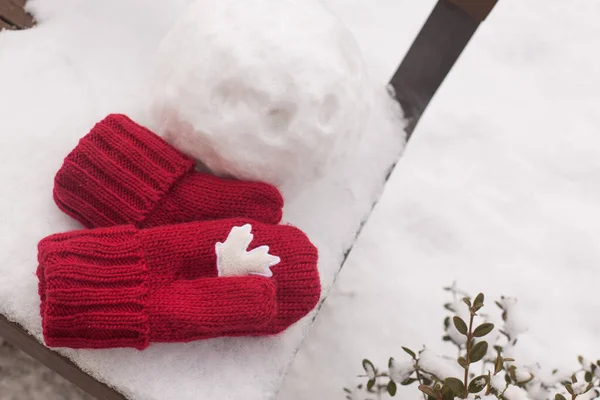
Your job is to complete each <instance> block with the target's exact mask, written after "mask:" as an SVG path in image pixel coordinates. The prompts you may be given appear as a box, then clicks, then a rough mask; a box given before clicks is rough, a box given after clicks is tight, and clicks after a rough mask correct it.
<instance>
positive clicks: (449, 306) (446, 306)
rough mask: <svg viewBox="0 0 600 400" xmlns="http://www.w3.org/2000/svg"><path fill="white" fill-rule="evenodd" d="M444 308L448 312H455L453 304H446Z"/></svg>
mask: <svg viewBox="0 0 600 400" xmlns="http://www.w3.org/2000/svg"><path fill="white" fill-rule="evenodd" d="M444 308H445V309H446V310H448V311H452V312H454V307H452V303H446V304H444Z"/></svg>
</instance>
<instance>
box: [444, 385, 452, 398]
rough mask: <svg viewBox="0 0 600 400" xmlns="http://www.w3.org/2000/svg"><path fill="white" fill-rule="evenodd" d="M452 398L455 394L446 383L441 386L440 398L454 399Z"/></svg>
mask: <svg viewBox="0 0 600 400" xmlns="http://www.w3.org/2000/svg"><path fill="white" fill-rule="evenodd" d="M454 398H455V396H454V393H452V389H450V388H449V387H448V386H446V385H444V386H442V400H454Z"/></svg>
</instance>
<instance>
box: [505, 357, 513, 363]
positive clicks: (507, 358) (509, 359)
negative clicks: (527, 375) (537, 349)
mask: <svg viewBox="0 0 600 400" xmlns="http://www.w3.org/2000/svg"><path fill="white" fill-rule="evenodd" d="M504 361H506V362H514V361H515V359H514V358H510V357H506V358H505V359H504Z"/></svg>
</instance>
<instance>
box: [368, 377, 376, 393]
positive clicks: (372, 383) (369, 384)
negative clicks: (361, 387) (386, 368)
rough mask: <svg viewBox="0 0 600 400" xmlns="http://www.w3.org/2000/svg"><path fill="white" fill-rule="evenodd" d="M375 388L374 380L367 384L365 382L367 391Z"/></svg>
mask: <svg viewBox="0 0 600 400" xmlns="http://www.w3.org/2000/svg"><path fill="white" fill-rule="evenodd" d="M373 386H375V378H373V379H371V380H369V382H367V390H371V388H372V387H373Z"/></svg>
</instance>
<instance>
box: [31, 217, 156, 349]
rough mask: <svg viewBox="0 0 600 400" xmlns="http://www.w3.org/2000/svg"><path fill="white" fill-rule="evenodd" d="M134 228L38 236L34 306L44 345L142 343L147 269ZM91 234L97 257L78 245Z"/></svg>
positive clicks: (145, 336)
mask: <svg viewBox="0 0 600 400" xmlns="http://www.w3.org/2000/svg"><path fill="white" fill-rule="evenodd" d="M136 232H137V231H136V229H135V228H134V227H132V226H129V227H119V228H112V229H111V230H110V231H108V230H107V231H106V232H104V230H102V229H100V230H96V231H92V232H85V233H84V234H80V233H79V232H71V233H66V234H60V235H53V236H50V237H49V238H47V239H44V240H42V241H41V242H40V244H39V246H38V249H39V253H38V261H39V267H38V278H39V292H40V298H41V299H42V302H41V307H40V310H41V314H42V326H43V332H44V338H45V341H46V344H47V345H48V346H51V347H72V348H107V347H135V348H138V349H143V348H145V347H146V346H148V343H149V323H148V311H147V304H148V287H149V285H148V281H149V271H148V268H147V266H146V263H145V261H144V254H143V251H142V247H141V245H140V242H139V240H138V238H137V236H136ZM107 234H108V238H109V240H107ZM78 235H81V238H82V239H81V242H78ZM93 237H95V238H96V239H97V240H98V243H99V246H98V247H100V248H101V255H102V257H98V253H96V252H95V249H94V246H89V245H84V243H89V241H90V239H92V238H93ZM65 242H68V247H67V246H65V245H64V243H65Z"/></svg>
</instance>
